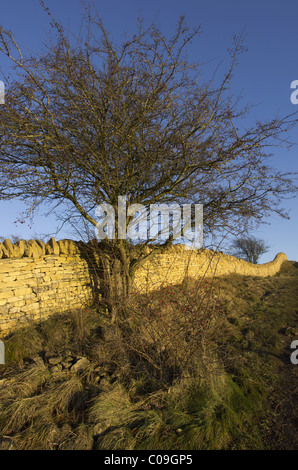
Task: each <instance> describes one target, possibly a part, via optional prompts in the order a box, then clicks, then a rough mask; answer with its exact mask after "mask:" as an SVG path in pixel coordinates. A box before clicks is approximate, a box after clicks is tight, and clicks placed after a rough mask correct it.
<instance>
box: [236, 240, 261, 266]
mask: <svg viewBox="0 0 298 470" xmlns="http://www.w3.org/2000/svg"><path fill="white" fill-rule="evenodd" d="M231 248H232V253H233V254H234V256H236V257H237V258H242V259H244V260H245V261H249V262H250V263H254V264H257V262H258V260H259V258H260V256H261V255H263V254H264V253H267V251H268V250H269V245H267V244H266V243H265V242H264V240H261V239H259V238H256V237H253V236H251V237H239V238H236V239H235V240H234V241H233V243H232V246H231Z"/></svg>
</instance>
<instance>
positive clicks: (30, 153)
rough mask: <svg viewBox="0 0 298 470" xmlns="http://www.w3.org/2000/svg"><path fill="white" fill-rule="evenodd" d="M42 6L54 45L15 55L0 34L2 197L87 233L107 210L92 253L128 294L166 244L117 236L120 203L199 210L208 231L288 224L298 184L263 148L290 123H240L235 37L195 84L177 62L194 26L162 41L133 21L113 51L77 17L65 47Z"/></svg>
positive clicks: (90, 23)
mask: <svg viewBox="0 0 298 470" xmlns="http://www.w3.org/2000/svg"><path fill="white" fill-rule="evenodd" d="M41 3H42V2H41ZM44 8H45V9H46V11H47V13H48V14H49V15H50V17H51V22H52V25H53V27H54V29H55V31H56V32H57V39H56V40H53V41H52V42H51V43H50V42H49V45H48V47H47V50H44V51H43V52H42V53H40V54H37V55H31V56H30V55H29V56H24V55H23V53H22V50H21V48H20V47H19V46H18V44H17V43H16V41H15V39H14V37H13V35H12V33H11V32H10V31H7V30H5V29H4V28H1V29H0V51H1V52H2V53H3V54H5V55H6V56H8V57H9V58H10V59H11V61H12V64H13V67H14V73H15V74H16V75H17V78H16V79H14V80H13V81H11V82H9V81H8V83H7V86H6V105H5V106H0V142H1V148H0V176H1V178H0V199H2V200H10V199H13V198H19V199H21V200H23V201H25V202H27V203H28V204H29V210H30V211H31V212H32V211H34V210H35V209H36V208H37V207H38V206H40V205H41V204H42V203H44V202H49V203H53V205H55V210H59V208H61V209H62V208H63V210H64V212H61V214H60V215H61V216H62V217H63V222H66V221H69V222H70V223H72V225H76V224H77V223H80V221H82V220H83V221H85V224H87V225H88V226H89V230H90V227H93V228H94V227H95V226H96V224H97V223H98V220H97V218H96V216H95V208H96V207H97V205H99V204H102V203H106V204H110V205H111V206H112V207H113V208H114V210H115V214H116V232H115V239H113V240H108V239H107V238H106V239H104V240H103V241H102V243H101V249H102V253H103V252H105V263H106V266H105V269H106V270H107V271H108V272H110V273H111V272H112V270H113V269H114V268H113V266H115V263H116V265H117V266H118V268H117V269H118V270H119V269H120V272H121V279H122V284H123V286H122V287H123V291H124V292H126V293H128V292H129V289H130V286H131V280H132V278H133V276H134V273H135V270H136V269H137V267H138V266H139V264H140V263H143V262H144V261H145V260H146V259H148V256H152V253H153V252H154V250H161V249H164V248H165V247H166V246H168V245H169V244H170V243H172V241H173V237H169V238H168V239H167V240H166V241H163V242H162V243H160V244H159V246H156V245H154V244H152V242H151V241H150V239H149V238H148V239H147V240H145V241H140V243H138V244H132V243H130V241H129V240H128V239H120V238H119V236H118V235H119V234H118V225H117V220H118V219H117V214H118V196H120V195H125V196H126V199H127V204H129V205H131V204H134V203H140V204H143V205H144V206H145V207H146V208H149V207H150V204H156V203H161V202H162V203H164V204H170V203H178V204H183V203H192V204H196V203H200V204H203V206H204V231H205V232H207V233H217V232H218V233H220V232H221V231H228V230H237V231H238V230H239V229H243V228H244V227H246V226H247V225H248V224H249V223H250V222H251V221H255V222H260V221H261V220H262V219H263V218H264V217H266V216H267V215H269V214H270V213H272V212H276V213H278V214H279V215H280V216H282V217H287V214H286V212H285V211H284V210H283V208H282V207H281V205H280V203H281V200H282V198H283V197H284V196H289V195H291V194H293V193H294V192H295V191H296V190H297V188H296V187H295V185H294V183H293V181H292V176H291V175H290V174H282V173H280V172H279V171H276V170H275V169H273V168H272V167H271V166H270V161H268V159H269V157H270V156H271V155H270V153H269V150H268V149H269V147H270V146H273V145H279V144H280V143H281V142H282V141H283V142H284V135H287V134H285V133H286V132H287V131H288V130H289V129H290V128H291V127H292V126H293V125H294V123H295V119H294V117H293V116H291V117H284V118H274V119H272V120H271V121H270V122H265V123H262V122H257V123H256V124H255V125H254V126H253V127H246V128H243V127H240V125H239V122H240V118H245V117H246V115H247V112H248V110H247V109H246V108H244V109H240V108H239V105H238V100H237V99H234V98H233V97H232V95H231V92H230V85H231V79H232V74H233V71H234V68H235V65H236V63H237V60H238V55H239V54H240V53H241V52H242V41H241V38H237V37H235V38H234V43H233V48H232V50H231V51H230V65H229V66H228V68H227V70H226V72H225V73H224V75H223V77H222V78H221V79H220V80H218V79H215V78H214V77H212V79H210V80H209V81H202V79H201V66H200V65H197V64H192V63H190V62H189V61H188V60H187V58H186V57H185V55H186V54H185V53H186V51H187V48H188V46H189V44H190V43H191V41H192V40H194V39H195V38H196V37H197V36H198V35H199V32H200V29H199V28H197V29H194V30H192V31H191V30H189V29H188V28H187V27H186V25H185V22H184V19H183V18H181V19H180V20H179V22H178V24H177V28H176V31H175V33H174V35H173V36H172V37H170V38H167V37H166V36H165V35H164V34H163V33H162V32H161V31H160V30H159V29H158V27H157V26H156V25H155V24H152V25H151V26H149V27H148V28H147V29H146V28H145V27H144V24H143V21H142V20H140V21H139V23H138V28H137V31H136V33H135V34H134V35H133V36H131V37H126V38H125V39H124V40H123V41H122V42H121V43H119V44H115V43H114V42H113V41H112V39H111V38H110V36H109V34H108V32H107V31H106V30H105V28H104V26H103V23H102V20H101V19H100V18H99V16H98V14H97V12H96V11H92V14H91V13H90V11H88V10H86V18H85V19H86V24H87V26H86V28H85V32H84V29H83V30H82V31H83V32H81V33H80V36H79V37H78V38H77V40H76V41H75V40H74V39H73V37H71V38H70V37H69V36H67V35H66V34H65V33H64V31H63V27H62V26H61V25H60V24H58V23H57V22H56V21H55V19H54V18H53V17H52V15H51V13H50V12H49V10H48V9H47V8H46V7H45V6H44ZM65 203H67V211H65ZM130 221H131V217H127V218H126V225H127V224H128V223H129V222H130ZM149 243H151V245H152V247H154V250H153V251H152V252H151V253H150V254H148V253H147V251H146V250H145V247H146V245H148V244H149ZM119 263H120V264H119ZM119 266H120V267H119Z"/></svg>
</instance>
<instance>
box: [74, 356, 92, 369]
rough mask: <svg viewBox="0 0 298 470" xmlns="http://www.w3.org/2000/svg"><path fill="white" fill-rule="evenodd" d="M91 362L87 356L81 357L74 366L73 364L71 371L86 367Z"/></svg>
mask: <svg viewBox="0 0 298 470" xmlns="http://www.w3.org/2000/svg"><path fill="white" fill-rule="evenodd" d="M88 364H89V360H88V359H87V358H86V357H82V358H81V359H79V360H78V361H77V362H76V363H75V364H74V365H73V366H71V368H70V370H71V372H79V371H81V370H82V369H85V367H87V366H88Z"/></svg>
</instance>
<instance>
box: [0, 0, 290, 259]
mask: <svg viewBox="0 0 298 470" xmlns="http://www.w3.org/2000/svg"><path fill="white" fill-rule="evenodd" d="M46 4H47V5H48V6H49V8H50V9H51V11H52V12H53V13H54V15H55V16H56V17H57V18H58V19H60V20H61V21H62V22H63V23H64V24H65V25H69V28H70V29H71V30H75V29H76V28H77V27H78V25H79V24H80V20H81V7H80V1H79V0H48V1H46ZM95 5H96V7H97V9H98V11H99V13H100V15H101V17H102V18H103V21H104V25H105V27H106V29H107V30H109V31H110V32H111V33H112V36H113V37H114V38H115V39H117V38H120V37H121V35H122V34H124V33H125V32H133V31H134V28H135V23H136V18H137V17H138V16H140V15H141V16H143V18H144V19H145V21H146V22H147V23H148V24H149V23H150V22H152V21H154V20H156V21H157V23H158V24H159V25H160V27H161V28H162V30H163V31H165V32H168V33H171V32H173V30H174V28H175V24H176V22H177V19H178V17H179V16H180V15H185V17H186V21H187V23H188V25H189V26H197V25H202V35H201V38H200V39H199V40H198V41H196V42H195V43H194V44H193V45H192V48H191V51H190V53H191V59H194V60H196V61H199V62H206V71H207V72H211V71H213V70H214V69H215V68H216V66H217V65H218V64H219V63H220V62H222V61H224V62H225V63H227V62H226V60H227V48H228V47H229V46H230V45H231V42H232V35H233V34H234V33H237V34H240V33H242V32H245V35H246V39H245V45H246V46H247V49H248V51H247V53H246V54H245V55H243V56H242V57H241V60H240V64H239V66H238V68H237V72H236V74H235V76H234V80H233V85H234V88H233V91H234V94H238V93H241V94H242V96H243V104H245V103H249V104H251V105H255V107H254V108H253V110H252V112H251V119H270V118H271V117H274V116H275V115H276V114H277V113H278V114H280V115H283V114H289V113H292V112H295V111H298V105H294V104H292V103H291V101H290V95H291V92H292V90H291V89H290V84H291V82H292V81H294V80H298V2H297V0H284V1H281V0H261V1H260V0H258V1H257V0H250V1H239V0H224V1H223V0H209V1H208V2H207V1H206V0H204V1H202V0H183V1H182V0H162V1H161V0H158V1H157V0H150V1H148V0H146V1H144V0H126V1H122V0H109V1H107V0H104V1H103V0H95ZM0 7H1V10H0V24H1V25H2V26H3V27H4V28H7V29H11V30H12V32H13V33H14V35H15V37H16V39H17V40H18V42H19V43H20V44H21V45H22V46H23V47H25V48H26V49H27V50H32V51H36V52H37V53H38V51H39V50H40V47H41V46H42V43H43V42H45V41H46V40H47V31H48V30H49V29H50V27H49V23H48V17H47V15H46V14H45V13H44V11H43V10H42V8H41V7H40V5H39V1H38V0H25V1H24V0H9V1H8V0H1V2H0ZM0 65H1V66H2V67H3V70H4V71H5V72H7V71H8V63H7V61H6V60H5V59H4V58H3V57H1V56H0ZM0 80H1V76H0ZM297 131H298V129H296V132H297ZM292 140H294V141H295V142H298V135H294V134H293V135H292ZM297 150H298V147H297V146H294V147H293V148H292V149H291V150H290V151H287V150H285V149H276V150H275V154H274V160H273V162H274V165H275V166H276V167H277V168H278V169H280V170H281V171H292V170H294V171H296V170H297V166H298V165H297ZM297 202H298V200H297V199H294V200H289V201H285V203H284V205H285V207H286V208H288V209H289V210H290V216H291V220H289V221H286V220H283V219H280V218H278V217H277V216H272V217H271V218H270V219H269V220H268V222H270V224H271V225H265V226H262V227H261V228H260V229H259V230H258V231H257V232H256V233H255V235H256V236H257V237H260V238H263V239H265V240H266V242H267V243H268V244H269V245H270V247H271V248H270V251H269V252H268V253H267V254H266V255H264V256H263V257H262V259H261V262H267V261H269V260H271V259H272V258H273V257H274V256H275V254H276V253H278V252H280V251H284V252H285V253H286V255H287V256H288V258H289V259H295V260H298V242H297V240H298V236H297V235H298V204H297ZM22 210H23V206H22V204H21V203H20V202H18V201H15V202H2V201H0V211H1V218H0V235H4V236H8V237H9V236H10V235H11V234H18V235H21V236H22V237H24V238H30V237H34V236H35V235H38V234H45V233H49V234H52V233H54V232H55V229H56V226H57V222H56V221H55V218H54V217H46V216H43V215H42V213H41V214H40V215H39V216H37V217H36V218H35V219H34V221H33V225H32V226H31V224H30V223H29V222H28V223H27V224H24V225H19V224H15V223H14V222H15V221H16V219H17V217H18V216H20V213H21V212H22ZM67 237H68V238H70V237H71V234H70V233H68V232H66V231H61V232H60V233H59V234H58V235H57V236H56V238H57V239H61V238H67Z"/></svg>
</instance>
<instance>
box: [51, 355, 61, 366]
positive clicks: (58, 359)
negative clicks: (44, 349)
mask: <svg viewBox="0 0 298 470" xmlns="http://www.w3.org/2000/svg"><path fill="white" fill-rule="evenodd" d="M62 360H63V357H62V356H53V357H49V358H48V362H49V364H51V365H56V364H59V362H61V361H62Z"/></svg>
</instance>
